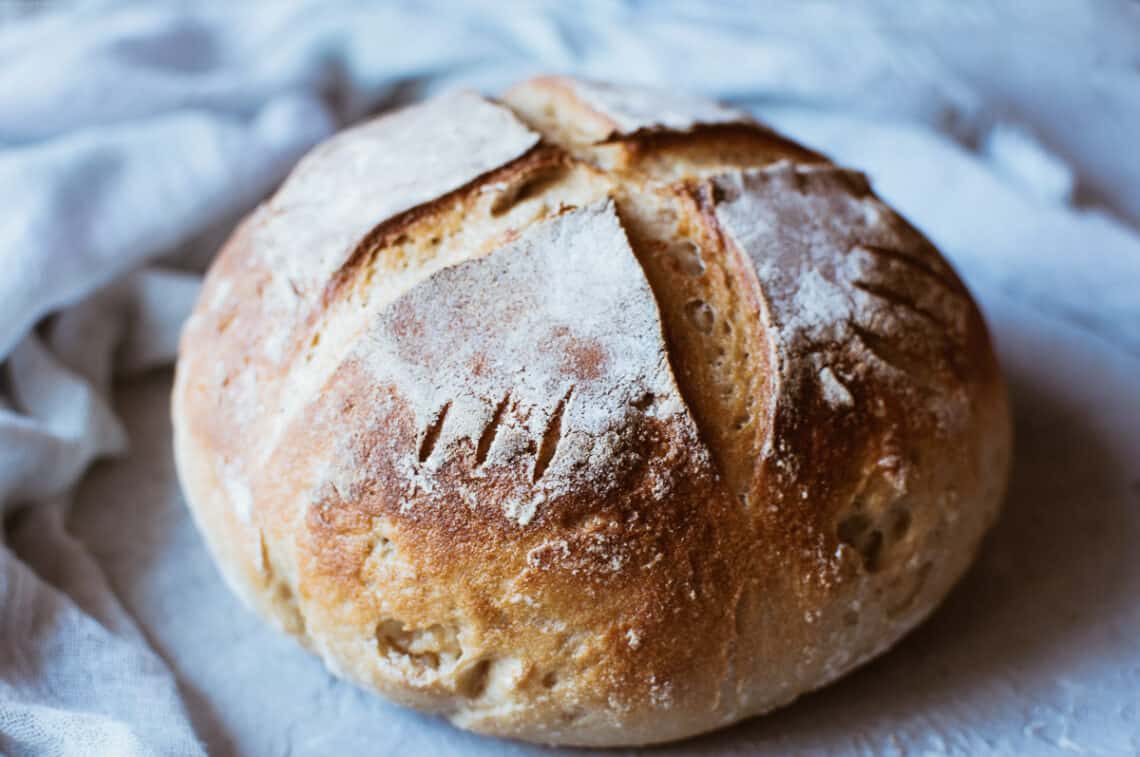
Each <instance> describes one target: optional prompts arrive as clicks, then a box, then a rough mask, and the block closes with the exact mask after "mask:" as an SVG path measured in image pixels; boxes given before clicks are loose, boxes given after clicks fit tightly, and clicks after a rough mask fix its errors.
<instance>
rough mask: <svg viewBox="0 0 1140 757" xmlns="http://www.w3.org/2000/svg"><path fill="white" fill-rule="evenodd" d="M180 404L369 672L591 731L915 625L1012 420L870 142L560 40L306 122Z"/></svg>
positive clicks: (247, 571) (199, 479)
mask: <svg viewBox="0 0 1140 757" xmlns="http://www.w3.org/2000/svg"><path fill="white" fill-rule="evenodd" d="M174 429H175V449H176V454H177V461H178V469H179V472H180V475H181V480H182V483H183V486H184V488H185V491H186V495H187V499H188V501H189V503H190V506H191V508H192V510H193V512H194V514H195V516H196V518H197V522H198V524H199V526H200V527H201V530H202V532H203V533H204V534H205V536H206V539H207V541H208V543H209V545H210V547H211V549H212V551H213V554H214V556H215V557H216V559H217V562H218V564H219V566H220V568H221V570H222V572H223V574H224V575H225V577H226V578H227V579H228V581H229V583H230V584H231V585H232V586H233V588H234V590H235V591H237V593H238V594H240V595H241V596H242V598H243V599H244V600H245V601H246V602H247V603H249V604H250V605H251V606H252V607H253V608H254V609H255V610H256V611H257V612H259V613H260V614H261V615H263V616H264V617H266V618H267V619H269V620H270V621H271V622H272V623H274V624H275V625H276V626H277V627H279V628H281V629H284V630H285V631H287V632H288V633H290V634H292V635H294V636H296V637H297V638H298V639H299V640H300V641H301V643H303V644H304V645H305V646H307V647H308V648H309V649H311V650H313V651H314V652H315V653H316V654H318V655H320V656H321V658H322V659H323V660H324V661H325V663H326V664H327V665H328V667H329V668H330V669H332V671H334V672H335V673H336V674H337V675H340V676H343V677H345V678H348V679H350V680H352V681H355V682H356V683H358V684H360V685H362V686H365V687H367V688H370V689H374V690H376V691H378V692H380V693H382V694H384V695H385V696H387V697H389V698H391V699H393V700H395V701H397V702H401V703H404V704H407V705H410V706H413V707H417V708H420V709H423V710H428V711H431V712H437V713H440V714H442V715H444V716H446V717H447V718H449V719H450V720H451V721H452V722H454V723H455V724H457V725H459V726H461V727H463V728H469V729H472V730H475V731H479V732H483V733H490V734H497V735H501V736H508V737H513V738H520V739H527V740H532V741H538V742H546V743H557V744H580V745H620V744H645V743H650V742H660V741H666V740H670V739H677V738H681V737H685V736H689V735H691V734H695V733H698V732H701V731H705V730H708V729H712V728H716V727H719V726H723V725H726V724H728V723H732V722H734V721H737V720H740V719H741V718H746V717H748V716H750V715H755V714H757V713H762V712H766V711H768V710H771V709H772V708H774V707H778V706H780V705H782V704H784V703H786V702H789V701H791V700H792V699H794V698H795V697H797V696H799V695H800V694H803V693H804V692H807V691H809V690H811V689H814V688H817V687H819V686H822V685H824V684H826V683H827V682H828V681H831V680H833V679H835V678H836V677H838V676H840V675H842V674H844V673H845V672H847V671H849V670H851V669H852V668H854V667H856V666H858V665H859V664H861V663H863V662H865V661H866V660H868V659H870V658H871V657H874V656H875V655H877V654H879V653H880V652H882V651H883V650H884V649H886V648H887V647H889V646H890V645H891V644H892V643H894V642H895V641H896V640H897V639H898V638H899V637H900V636H902V635H903V634H904V633H905V632H906V631H907V630H908V629H910V628H912V627H914V626H915V624H917V623H918V622H919V621H921V620H922V619H923V618H924V617H926V616H927V615H928V614H929V613H930V612H931V610H932V609H933V608H934V607H935V606H936V604H937V603H938V602H939V600H941V599H942V597H943V596H945V594H946V593H947V591H948V590H949V589H950V587H951V585H952V584H953V583H954V582H955V581H956V580H957V579H958V578H959V577H960V576H961V575H962V573H963V571H964V570H965V569H966V567H967V565H968V564H969V562H970V560H971V558H972V556H973V554H974V552H975V550H976V549H977V548H978V544H979V541H980V540H981V538H982V535H983V533H984V532H985V530H986V528H987V526H988V525H989V524H990V523H991V522H992V521H993V519H994V517H995V514H996V513H997V510H998V505H999V501H1000V499H1001V496H1002V491H1003V487H1004V484H1005V480H1006V473H1007V468H1008V464H1009V457H1010V427H1009V419H1008V411H1007V407H1006V398H1005V391H1004V387H1003V383H1002V380H1001V376H1000V373H999V370H998V367H997V365H996V362H995V359H994V355H993V353H992V350H991V347H990V344H989V340H988V336H987V334H986V329H985V325H984V324H983V322H982V319H981V317H980V316H979V313H978V310H977V308H976V307H975V305H974V303H973V302H972V300H971V299H970V296H969V294H968V292H967V291H966V289H965V288H964V287H963V285H962V284H961V282H960V281H959V280H958V278H957V277H956V276H955V274H954V272H953V271H952V270H951V268H950V266H949V265H947V263H946V261H945V260H943V259H942V257H941V256H940V255H939V254H938V252H937V251H936V250H935V249H934V247H933V246H932V245H931V244H930V243H929V242H928V241H927V240H926V239H924V238H923V237H922V236H921V235H920V234H919V233H918V232H917V231H915V230H914V229H913V228H912V227H911V226H909V225H908V224H907V223H906V221H904V220H903V219H902V218H901V217H900V216H899V215H898V214H897V213H895V212H894V211H892V210H891V209H890V208H888V207H887V206H886V205H884V204H883V203H882V202H881V201H880V200H878V199H877V198H876V197H875V195H874V194H873V193H872V191H871V189H870V188H869V186H868V184H867V180H866V179H865V178H864V177H863V176H862V175H861V174H859V173H857V172H854V171H851V170H847V169H844V168H839V167H837V166H835V165H833V164H832V163H830V162H829V161H828V160H827V159H826V158H824V157H822V156H820V155H818V154H816V153H813V152H811V151H810V150H806V149H804V148H803V147H800V146H798V145H796V144H794V143H793V142H790V141H788V140H787V139H785V138H783V137H781V136H779V135H777V134H775V133H773V132H772V131H770V130H769V129H767V128H765V127H763V126H761V125H759V124H757V123H756V122H754V121H752V120H750V119H749V118H748V117H746V116H744V115H742V114H741V113H738V112H736V111H733V110H730V109H727V108H724V107H721V106H718V105H715V104H712V103H709V102H704V101H700V100H694V99H688V98H684V97H679V96H676V95H674V94H671V93H662V92H653V91H646V90H640V89H631V88H624V87H614V86H609V85H603V84H597V83H590V82H583V81H574V80H568V79H558V78H544V79H537V80H534V81H530V82H526V83H524V84H522V85H520V86H518V87H516V88H515V89H513V90H511V91H510V92H508V93H507V94H506V96H505V97H504V98H503V99H502V100H501V101H495V100H490V99H486V98H483V97H480V96H478V95H475V94H471V93H460V94H453V95H449V96H444V97H439V98H436V99H433V100H430V101H428V102H425V103H423V104H420V105H416V106H413V107H410V108H406V109H404V110H401V111H399V112H395V113H391V114H388V115H384V116H382V117H380V118H376V119H374V120H371V121H368V122H367V123H364V124H362V125H360V126H357V127H355V128H353V129H349V130H347V131H345V132H343V133H341V134H339V135H337V136H336V137H334V138H332V139H330V140H329V141H328V142H326V143H324V144H323V145H321V146H319V147H318V148H316V149H315V150H313V152H312V153H310V154H309V155H308V156H307V157H306V158H305V159H304V160H302V161H301V162H300V164H299V165H298V166H297V168H296V170H294V171H293V173H292V175H291V176H290V177H289V178H288V180H287V181H286V182H285V183H284V185H283V186H282V187H281V189H280V190H279V191H278V192H277V193H276V194H275V195H274V196H273V197H272V198H270V199H269V200H268V201H267V202H266V203H265V204H263V205H262V206H261V207H259V208H258V209H257V210H256V211H254V212H253V213H252V214H251V215H250V216H249V217H248V218H247V219H246V220H245V221H244V222H243V223H242V224H241V226H240V227H239V228H238V229H237V231H236V232H235V233H234V235H233V237H232V238H231V239H230V241H229V242H228V243H227V244H226V246H225V248H224V249H223V250H222V252H221V254H220V256H219V257H218V259H217V261H216V262H215V263H214V265H213V268H212V269H211V270H210V273H209V275H208V276H207V279H206V284H205V287H204V289H203V291H202V294H201V297H200V300H199V302H198V306H197V308H196V310H195V312H194V315H193V316H192V317H191V319H190V320H189V322H188V323H187V325H186V328H185V332H184V334H183V339H182V349H181V356H180V359H179V363H178V370H177V380H176V384H175V389H174Z"/></svg>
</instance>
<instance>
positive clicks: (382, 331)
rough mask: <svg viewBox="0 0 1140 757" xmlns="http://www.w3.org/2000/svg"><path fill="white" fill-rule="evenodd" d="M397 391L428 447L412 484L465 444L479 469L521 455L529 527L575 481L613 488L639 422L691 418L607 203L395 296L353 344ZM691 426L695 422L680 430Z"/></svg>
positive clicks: (416, 452) (422, 485)
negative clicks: (643, 418)
mask: <svg viewBox="0 0 1140 757" xmlns="http://www.w3.org/2000/svg"><path fill="white" fill-rule="evenodd" d="M357 356H358V359H359V360H360V361H361V362H363V363H364V364H366V365H367V366H368V367H369V369H370V371H371V372H372V373H373V374H374V375H375V376H376V378H377V380H378V381H381V382H384V383H386V384H387V383H390V384H391V385H393V386H398V387H400V390H401V393H402V394H403V395H404V397H405V398H406V399H407V401H408V402H409V404H410V405H411V407H412V410H413V412H414V414H415V423H416V428H417V429H419V434H420V436H419V441H418V444H417V448H416V449H411V450H404V451H403V453H402V454H403V457H402V459H401V462H400V465H399V468H400V469H401V470H402V471H403V472H404V474H405V476H406V478H407V481H408V483H409V485H410V489H411V490H412V491H416V490H418V491H423V492H429V493H430V491H431V489H432V487H433V486H434V483H433V478H434V474H435V473H436V472H437V471H438V470H439V469H440V468H441V467H442V466H443V465H444V464H446V463H447V462H448V461H449V460H451V459H453V457H454V456H455V455H456V454H457V453H458V452H459V450H461V449H465V450H467V451H468V452H470V451H471V450H472V449H474V450H475V455H476V457H477V460H476V465H475V468H474V470H473V471H472V475H473V476H476V477H477V476H479V475H480V473H481V471H486V470H489V469H492V468H494V467H495V466H500V465H504V466H505V465H510V466H513V467H516V468H517V467H518V465H519V461H520V460H525V461H527V462H526V466H527V471H526V472H527V474H528V475H529V478H530V483H531V484H532V485H531V486H528V487H525V490H526V491H527V496H526V498H524V499H521V500H508V501H507V502H505V503H503V508H504V511H505V513H506V515H507V516H508V517H509V518H510V519H511V520H513V521H515V522H517V523H520V524H526V523H528V522H529V521H530V520H531V519H532V518H533V517H534V515H535V513H536V511H537V510H538V508H540V507H541V506H542V504H543V503H544V502H545V501H546V500H547V499H548V498H549V497H551V496H555V495H557V494H559V493H563V492H566V491H572V490H573V487H574V486H575V485H578V486H580V485H583V484H588V485H591V486H595V487H601V488H602V489H604V488H605V486H606V485H607V482H609V481H611V480H614V476H615V472H617V471H620V470H622V468H623V467H627V466H628V465H630V464H632V462H633V460H632V459H630V456H631V455H633V454H634V452H633V450H632V449H628V447H630V446H631V445H629V441H630V440H629V439H628V436H629V429H631V428H635V427H636V425H637V422H638V417H639V416H648V417H652V418H656V419H669V418H674V417H675V416H678V415H682V414H684V413H685V410H684V405H683V402H682V400H681V398H680V395H679V392H678V390H677V387H676V384H675V382H674V379H673V376H672V373H671V371H670V368H669V363H668V358H667V355H666V349H665V343H664V339H663V337H662V327H661V323H660V320H659V316H658V312H657V307H656V303H655V301H654V298H653V294H652V292H651V290H650V288H649V285H648V283H647V282H646V280H645V276H644V273H643V272H642V270H641V268H640V267H639V265H638V263H637V261H636V259H635V258H634V255H633V251H632V250H631V249H630V246H629V242H628V240H627V239H626V236H625V232H624V231H623V229H622V227H621V225H620V223H619V221H618V218H617V215H616V213H615V212H614V208H613V204H612V202H609V201H607V202H605V203H600V204H597V205H594V206H591V207H589V208H585V209H581V210H575V211H571V212H568V213H565V214H563V215H560V216H558V217H555V218H554V219H552V220H550V221H547V222H543V223H540V224H537V225H535V226H533V227H531V228H530V229H528V230H527V231H526V232H524V234H523V235H522V237H521V238H520V239H518V240H517V241H515V242H514V243H512V244H510V245H507V246H506V247H503V248H501V249H499V250H498V251H496V252H494V253H492V254H491V255H489V256H487V257H485V258H481V259H478V260H473V261H468V262H465V263H461V264H459V265H456V266H454V267H451V268H447V269H444V270H442V271H440V272H438V273H436V274H434V275H433V276H432V277H430V278H429V279H427V280H426V281H424V282H423V283H422V284H420V285H419V286H417V287H415V288H414V289H412V290H410V291H408V292H407V293H406V294H405V295H403V296H402V297H400V298H399V299H397V300H396V301H394V302H393V303H392V304H391V305H390V306H389V307H388V308H387V309H386V311H385V312H384V314H383V315H382V317H381V320H380V324H379V326H378V327H377V328H376V329H375V330H374V331H373V332H372V334H371V335H370V336H369V338H368V339H366V340H364V342H362V344H361V345H360V349H358V350H357ZM683 427H684V428H687V429H691V428H692V425H691V421H689V420H687V416H686V421H685V422H684V424H683Z"/></svg>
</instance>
